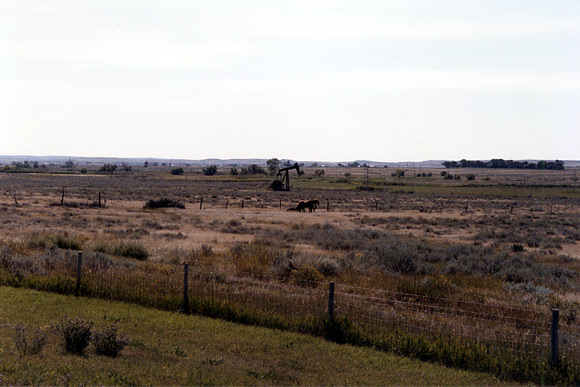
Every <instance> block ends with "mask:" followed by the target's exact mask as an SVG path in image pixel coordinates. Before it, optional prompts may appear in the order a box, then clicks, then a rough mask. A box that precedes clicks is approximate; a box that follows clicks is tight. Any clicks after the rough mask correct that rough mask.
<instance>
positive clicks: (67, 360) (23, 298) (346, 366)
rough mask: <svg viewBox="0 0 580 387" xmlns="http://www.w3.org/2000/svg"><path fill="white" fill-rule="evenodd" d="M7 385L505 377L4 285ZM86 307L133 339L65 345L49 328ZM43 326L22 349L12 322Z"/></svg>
mask: <svg viewBox="0 0 580 387" xmlns="http://www.w3.org/2000/svg"><path fill="white" fill-rule="evenodd" d="M0 306H1V307H0V310H1V312H0V356H1V358H2V363H1V365H0V384H2V385H79V384H89V385H337V384H338V385H506V383H505V382H500V381H498V380H496V379H495V378H493V377H492V376H490V375H486V374H478V373H471V372H466V371H462V370H457V369H450V368H446V367H443V366H438V365H434V364H430V363H422V362H419V361H416V360H412V359H407V358H402V357H397V356H393V355H389V354H386V353H382V352H379V351H375V350H372V349H368V348H357V347H352V346H348V345H337V344H332V343H329V342H326V341H323V340H321V339H316V338H313V337H310V336H304V335H298V334H292V333H287V332H282V331H277V330H270V329H263V328H256V327H247V326H240V325H236V324H232V323H227V322H223V321H219V320H212V319H207V318H201V317H195V316H183V315H180V314H176V313H169V312H162V311H158V310H153V309H148V308H143V307H139V306H135V305H131V304H125V303H116V302H107V301H100V300H95V299H86V298H74V297H70V296H60V295H54V294H49V293H42V292H36V291H31V290H24V289H14V288H8V287H0ZM65 317H68V318H75V317H80V318H82V319H85V320H90V321H93V322H94V323H95V327H105V326H108V325H110V324H117V325H118V326H119V331H120V332H121V333H124V334H126V335H128V336H129V337H130V340H131V341H130V344H129V345H128V346H127V347H126V348H125V349H124V351H123V352H122V353H121V355H120V356H119V357H117V358H109V357H104V356H98V355H96V354H95V353H94V351H93V350H91V349H90V350H89V351H88V352H87V355H86V356H83V357H81V356H75V355H67V354H65V353H64V351H63V350H62V348H61V346H60V345H59V342H58V341H59V337H58V336H57V334H56V333H55V332H53V331H52V329H51V328H50V327H51V325H54V324H56V323H58V322H59V321H60V320H61V319H63V318H65ZM19 323H24V324H25V325H27V326H28V327H41V328H42V329H44V330H45V332H46V333H47V335H48V343H47V344H46V347H45V348H44V350H43V351H42V352H41V353H40V354H38V355H29V356H24V357H22V358H20V357H19V356H18V355H17V351H16V350H15V343H14V328H11V327H10V325H16V324H19Z"/></svg>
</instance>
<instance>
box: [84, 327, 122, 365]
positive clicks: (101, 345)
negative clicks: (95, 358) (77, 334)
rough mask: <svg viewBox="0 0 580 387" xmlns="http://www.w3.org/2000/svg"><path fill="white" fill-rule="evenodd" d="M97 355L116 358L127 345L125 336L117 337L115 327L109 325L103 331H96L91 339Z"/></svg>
mask: <svg viewBox="0 0 580 387" xmlns="http://www.w3.org/2000/svg"><path fill="white" fill-rule="evenodd" d="M91 341H92V343H93V345H94V346H95V351H96V352H97V354H98V355H104V356H109V357H117V355H118V354H119V352H121V351H122V350H123V348H124V347H125V346H126V345H127V344H129V338H128V337H127V336H124V335H121V336H118V335H117V326H116V325H111V326H109V327H107V328H105V329H103V330H96V331H95V332H94V333H93V336H92V338H91Z"/></svg>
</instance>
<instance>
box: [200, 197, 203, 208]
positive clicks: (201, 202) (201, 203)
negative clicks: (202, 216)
mask: <svg viewBox="0 0 580 387" xmlns="http://www.w3.org/2000/svg"><path fill="white" fill-rule="evenodd" d="M202 206H203V196H202V197H201V198H200V199H199V209H200V210H201V209H202Z"/></svg>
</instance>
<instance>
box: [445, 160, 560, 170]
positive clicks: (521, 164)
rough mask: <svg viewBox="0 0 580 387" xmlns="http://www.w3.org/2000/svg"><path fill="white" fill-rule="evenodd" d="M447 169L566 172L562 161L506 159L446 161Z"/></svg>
mask: <svg viewBox="0 0 580 387" xmlns="http://www.w3.org/2000/svg"><path fill="white" fill-rule="evenodd" d="M442 164H443V166H444V167H445V168H498V169H552V170H564V162H563V161H560V160H556V161H546V160H541V161H538V162H537V163H532V162H528V161H513V160H504V159H491V160H490V161H481V160H465V159H462V160H459V161H445V162H443V163H442Z"/></svg>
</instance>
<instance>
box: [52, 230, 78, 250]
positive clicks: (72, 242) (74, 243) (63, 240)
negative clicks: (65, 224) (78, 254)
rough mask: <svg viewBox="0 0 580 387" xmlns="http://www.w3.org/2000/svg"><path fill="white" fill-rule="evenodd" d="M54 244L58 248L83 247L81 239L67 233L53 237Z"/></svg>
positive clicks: (76, 248)
mask: <svg viewBox="0 0 580 387" xmlns="http://www.w3.org/2000/svg"><path fill="white" fill-rule="evenodd" d="M54 245H55V246H56V247H58V248H59V249H65V250H82V249H83V241H82V240H80V239H78V238H75V237H71V236H68V235H67V234H58V235H56V237H55V241H54Z"/></svg>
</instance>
